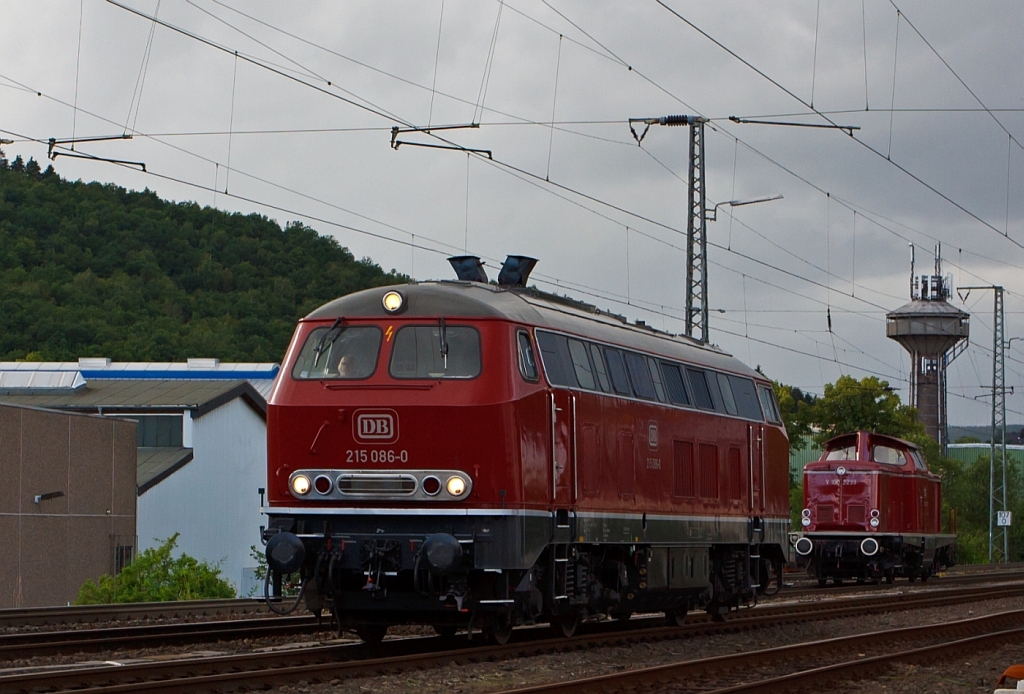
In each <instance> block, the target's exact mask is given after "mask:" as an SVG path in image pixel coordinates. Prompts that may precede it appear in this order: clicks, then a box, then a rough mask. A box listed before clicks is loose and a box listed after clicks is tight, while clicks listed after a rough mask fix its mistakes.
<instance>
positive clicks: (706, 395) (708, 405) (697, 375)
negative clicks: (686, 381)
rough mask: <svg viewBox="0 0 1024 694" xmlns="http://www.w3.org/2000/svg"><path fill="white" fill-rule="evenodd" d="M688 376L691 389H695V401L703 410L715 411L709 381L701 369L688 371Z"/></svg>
mask: <svg viewBox="0 0 1024 694" xmlns="http://www.w3.org/2000/svg"><path fill="white" fill-rule="evenodd" d="M686 375H687V376H689V377H690V387H691V388H692V389H693V401H694V404H695V405H697V407H699V408H701V409H702V410H713V409H715V402H714V400H712V399H711V391H710V390H709V389H708V380H707V377H706V376H705V375H704V372H703V371H701V370H700V369H690V368H688V369H686Z"/></svg>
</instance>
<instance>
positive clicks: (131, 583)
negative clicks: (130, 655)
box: [75, 533, 235, 605]
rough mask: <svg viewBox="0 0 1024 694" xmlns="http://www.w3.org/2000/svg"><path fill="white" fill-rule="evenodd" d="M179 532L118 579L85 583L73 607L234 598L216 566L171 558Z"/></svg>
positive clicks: (139, 557) (105, 577)
mask: <svg viewBox="0 0 1024 694" xmlns="http://www.w3.org/2000/svg"><path fill="white" fill-rule="evenodd" d="M178 535H179V533H174V535H172V536H171V537H169V538H167V539H166V540H164V541H163V543H162V544H161V545H160V546H159V547H155V548H150V549H147V550H146V551H144V552H143V553H142V554H140V555H139V556H138V557H137V558H136V559H135V561H134V562H133V563H132V564H131V565H129V566H127V567H125V568H124V570H122V571H121V573H119V574H118V575H117V576H109V575H107V576H100V579H99V581H98V582H97V583H94V582H93V581H92V579H90V580H88V581H86V582H85V583H84V584H83V585H82V587H81V588H80V589H79V591H78V597H77V598H76V599H75V604H76V605H102V604H110V603H120V602H166V601H171V600H210V599H217V598H233V597H235V589H234V588H232V587H231V584H230V583H228V582H227V581H226V580H224V578H223V577H222V576H221V575H220V566H219V565H216V564H215V565H210V564H209V563H207V562H205V561H198V560H196V559H195V558H193V557H190V556H189V555H187V554H182V555H181V556H179V557H173V556H172V554H173V552H174V549H175V547H177V545H178Z"/></svg>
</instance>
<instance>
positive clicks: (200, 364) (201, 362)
mask: <svg viewBox="0 0 1024 694" xmlns="http://www.w3.org/2000/svg"><path fill="white" fill-rule="evenodd" d="M218 366H220V359H194V358H193V359H189V360H188V368H190V369H216V368H217V367H218Z"/></svg>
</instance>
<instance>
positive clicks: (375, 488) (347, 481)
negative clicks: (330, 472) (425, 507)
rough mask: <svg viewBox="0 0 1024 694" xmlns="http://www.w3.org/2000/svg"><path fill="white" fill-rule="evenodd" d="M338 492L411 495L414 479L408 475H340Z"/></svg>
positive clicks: (414, 488)
mask: <svg viewBox="0 0 1024 694" xmlns="http://www.w3.org/2000/svg"><path fill="white" fill-rule="evenodd" d="M338 491H339V492H341V493H342V494H359V495H367V496H372V495H374V494H382V495H391V494H412V493H413V492H415V491H416V478H415V477H412V476H410V475H342V476H341V477H339V478H338Z"/></svg>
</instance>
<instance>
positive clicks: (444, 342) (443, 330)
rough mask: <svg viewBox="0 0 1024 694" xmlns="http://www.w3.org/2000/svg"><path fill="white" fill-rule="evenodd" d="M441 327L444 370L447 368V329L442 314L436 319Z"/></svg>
mask: <svg viewBox="0 0 1024 694" xmlns="http://www.w3.org/2000/svg"><path fill="white" fill-rule="evenodd" d="M438 321H439V323H440V327H441V358H442V359H444V370H445V371H447V370H448V329H447V328H446V327H445V325H444V316H442V317H441V318H439V319H438Z"/></svg>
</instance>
